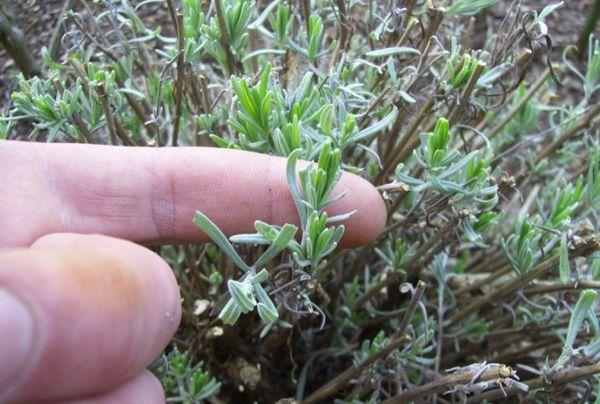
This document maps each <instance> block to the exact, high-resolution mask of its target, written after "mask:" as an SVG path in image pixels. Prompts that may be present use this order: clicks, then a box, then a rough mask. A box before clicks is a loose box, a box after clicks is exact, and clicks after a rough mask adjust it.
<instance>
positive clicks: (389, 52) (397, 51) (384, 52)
mask: <svg viewBox="0 0 600 404" xmlns="http://www.w3.org/2000/svg"><path fill="white" fill-rule="evenodd" d="M405 54H412V55H420V54H421V52H419V51H418V50H417V49H415V48H409V47H407V46H394V47H391V48H384V49H376V50H372V51H370V52H367V53H365V56H367V57H371V58H382V57H388V56H394V55H405Z"/></svg>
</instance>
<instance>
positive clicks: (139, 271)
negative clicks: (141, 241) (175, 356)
mask: <svg viewBox="0 0 600 404" xmlns="http://www.w3.org/2000/svg"><path fill="white" fill-rule="evenodd" d="M40 285H43V287H42V288H40ZM0 286H3V287H5V288H6V289H7V290H8V291H9V292H11V293H12V294H13V295H15V296H17V297H21V298H22V299H23V301H25V302H26V303H27V304H28V307H31V310H32V312H33V314H34V319H36V320H37V321H36V323H35V324H36V327H35V330H36V338H35V339H36V345H35V347H36V349H35V352H34V353H35V359H34V360H32V361H31V363H30V364H28V365H27V366H26V367H27V371H23V372H22V377H19V380H18V381H14V388H13V389H11V391H10V392H7V394H8V395H10V398H11V399H15V400H23V401H26V400H32V401H33V400H35V399H38V398H40V397H38V396H37V394H39V393H40V392H44V395H45V397H51V398H56V399H60V398H67V397H73V396H75V397H76V396H81V395H85V394H94V393H99V392H103V391H108V390H112V389H113V388H116V387H115V386H119V385H120V384H122V383H124V382H125V381H126V380H128V379H130V378H131V377H132V376H134V375H136V374H139V372H141V371H142V370H143V369H144V368H145V367H146V366H147V365H148V364H149V363H150V362H151V361H152V360H153V359H154V358H156V357H157V356H158V355H159V354H160V353H161V352H162V350H163V349H164V348H165V346H166V345H167V344H168V343H169V341H170V340H171V338H172V336H173V334H174V332H175V331H176V329H177V327H178V325H179V322H180V319H181V307H180V297H179V289H178V287H177V284H176V281H175V277H174V274H173V272H172V271H171V269H170V268H169V266H168V265H167V263H166V262H164V261H163V260H162V259H161V258H160V257H159V256H158V255H156V254H155V253H153V252H152V251H150V250H148V249H146V248H144V247H142V246H139V245H137V244H134V243H131V242H128V241H124V240H120V239H114V238H111V237H106V236H100V235H74V234H54V235H49V236H45V237H43V238H41V239H39V240H38V241H36V242H34V243H33V246H32V248H30V249H21V250H16V251H14V252H12V253H10V252H9V253H4V254H3V255H1V256H0ZM0 297H1V296H0ZM5 300H6V299H5ZM4 305H5V306H7V304H6V302H5V303H4ZM13 306H15V305H14V304H13V305H12V306H10V307H13ZM7 307H8V306H7ZM15 307H16V306H15ZM11 312H16V310H14V309H11ZM0 314H1V313H0ZM5 317H6V316H5ZM22 317H24V316H20V317H19V318H16V319H14V318H12V317H7V320H6V321H9V320H10V321H11V323H18V321H17V320H19V321H20V319H21V318H22ZM17 325H18V324H17ZM11 327H12V328H14V329H15V330H17V327H16V326H15V327H13V326H11ZM21 328H23V327H21ZM0 331H1V330H0ZM11 332H12V333H13V334H14V333H16V331H11ZM23 333H25V332H21V334H23ZM0 334H2V332H0ZM8 335H9V336H10V335H12V334H8ZM5 356H6V355H5ZM13 356H15V355H13ZM0 357H2V353H1V352H0ZM10 358H12V357H10ZM10 358H9V359H10ZM0 359H2V358H0ZM11 360H13V361H14V362H16V361H17V360H20V357H15V358H13V359H11ZM56 363H61V366H60V367H59V368H57V367H56ZM100 375H101V376H102V377H100ZM1 376H2V374H0V377H1ZM0 392H1V393H4V392H3V391H2V388H1V386H0ZM0 395H1V394H0ZM0 401H2V399H0Z"/></svg>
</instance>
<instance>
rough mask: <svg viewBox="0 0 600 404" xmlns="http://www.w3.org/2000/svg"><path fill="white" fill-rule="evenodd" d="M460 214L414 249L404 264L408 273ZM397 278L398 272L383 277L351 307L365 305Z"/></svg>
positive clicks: (452, 225) (453, 224)
mask: <svg viewBox="0 0 600 404" xmlns="http://www.w3.org/2000/svg"><path fill="white" fill-rule="evenodd" d="M460 216H461V215H457V216H454V217H453V218H452V219H450V220H449V221H448V222H446V224H444V225H443V226H442V228H441V229H439V230H438V231H436V232H435V233H434V234H433V235H432V236H431V237H430V238H429V239H427V241H425V242H424V243H423V244H422V245H421V247H419V249H418V250H417V251H415V253H414V254H413V255H412V256H411V257H410V258H409V259H408V262H407V263H406V265H405V266H404V267H405V268H406V272H409V273H410V272H412V271H414V270H415V268H417V267H418V265H419V262H420V261H421V258H423V257H424V256H425V254H426V253H427V251H429V249H430V248H431V247H433V246H434V245H436V244H437V243H438V242H439V241H440V240H443V239H444V237H446V235H447V234H448V233H450V231H452V229H454V227H455V226H456V225H457V224H458V222H459V219H460ZM399 280H400V273H399V272H392V273H391V274H389V275H388V276H387V277H386V278H385V279H383V280H381V281H379V282H378V283H377V284H376V285H375V286H373V287H372V288H371V289H369V290H368V291H367V292H365V293H364V294H363V295H362V296H361V297H360V298H358V300H357V301H356V302H355V303H354V306H353V309H354V310H358V309H360V308H361V307H362V306H364V305H365V303H367V302H368V301H369V300H370V299H371V298H372V297H374V296H375V295H376V294H378V293H379V292H380V291H381V290H382V289H383V288H385V287H388V286H391V285H393V284H395V283H396V282H398V281H399Z"/></svg>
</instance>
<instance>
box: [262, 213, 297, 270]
mask: <svg viewBox="0 0 600 404" xmlns="http://www.w3.org/2000/svg"><path fill="white" fill-rule="evenodd" d="M297 231H298V228H297V227H296V226H294V225H292V224H287V223H286V224H285V225H284V226H283V227H282V228H281V230H280V231H279V234H278V235H277V237H275V240H273V244H271V245H270V246H269V248H267V251H265V252H264V253H263V255H261V256H260V257H258V259H257V260H256V262H255V263H254V267H255V268H256V269H261V268H263V267H264V266H265V265H266V264H267V263H268V262H269V261H271V260H272V259H273V258H275V257H276V256H277V255H278V254H279V253H280V252H282V251H283V250H285V248H286V247H287V245H288V243H289V242H290V241H291V240H292V239H293V238H294V236H295V235H296V232H297Z"/></svg>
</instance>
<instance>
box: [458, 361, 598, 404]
mask: <svg viewBox="0 0 600 404" xmlns="http://www.w3.org/2000/svg"><path fill="white" fill-rule="evenodd" d="M597 373H600V363H596V364H594V365H590V366H582V367H572V368H568V369H565V370H562V371H559V372H557V373H555V374H554V375H552V376H551V377H550V378H549V380H547V379H545V378H543V377H539V378H536V379H533V380H528V381H525V382H523V383H524V384H526V385H527V386H529V389H530V390H535V389H539V388H542V387H544V386H548V387H552V386H561V385H564V384H567V383H572V382H576V381H579V380H583V379H585V378H588V377H590V376H593V375H595V374H597ZM522 392H523V390H521V389H518V388H516V387H515V386H507V387H504V388H503V389H502V390H500V389H495V390H491V391H486V392H485V393H481V394H477V395H475V396H473V397H471V398H470V399H469V401H468V402H470V403H481V402H484V401H488V402H494V401H495V400H501V399H504V398H505V397H510V396H515V395H517V394H519V393H522Z"/></svg>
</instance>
